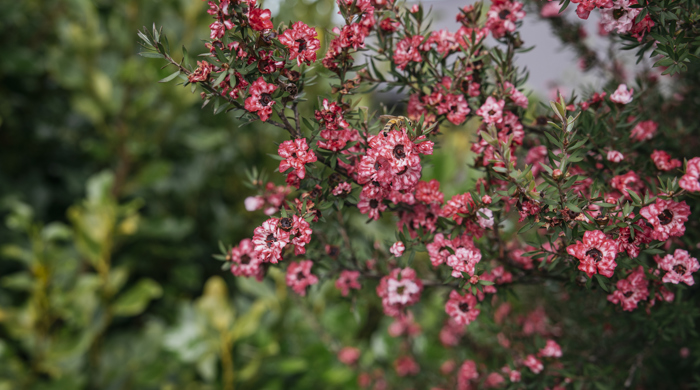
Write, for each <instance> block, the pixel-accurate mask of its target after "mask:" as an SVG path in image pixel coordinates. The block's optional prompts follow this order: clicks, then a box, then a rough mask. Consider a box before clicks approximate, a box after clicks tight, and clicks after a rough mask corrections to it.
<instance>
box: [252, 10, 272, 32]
mask: <svg viewBox="0 0 700 390" xmlns="http://www.w3.org/2000/svg"><path fill="white" fill-rule="evenodd" d="M271 17H272V13H271V12H270V10H269V9H260V8H251V9H250V11H249V12H248V21H249V22H250V28H252V29H253V30H255V31H263V30H269V29H271V28H273V27H274V26H273V24H272V21H271V20H270V18H271Z"/></svg>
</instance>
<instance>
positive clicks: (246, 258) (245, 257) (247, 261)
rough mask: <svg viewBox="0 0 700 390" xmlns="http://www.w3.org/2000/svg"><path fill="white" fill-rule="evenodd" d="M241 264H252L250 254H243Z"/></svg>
mask: <svg viewBox="0 0 700 390" xmlns="http://www.w3.org/2000/svg"><path fill="white" fill-rule="evenodd" d="M241 264H246V265H247V264H250V256H248V255H243V256H241Z"/></svg>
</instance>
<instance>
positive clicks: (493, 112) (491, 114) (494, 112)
mask: <svg viewBox="0 0 700 390" xmlns="http://www.w3.org/2000/svg"><path fill="white" fill-rule="evenodd" d="M488 114H489V115H490V116H494V115H496V111H494V110H489V112H488Z"/></svg>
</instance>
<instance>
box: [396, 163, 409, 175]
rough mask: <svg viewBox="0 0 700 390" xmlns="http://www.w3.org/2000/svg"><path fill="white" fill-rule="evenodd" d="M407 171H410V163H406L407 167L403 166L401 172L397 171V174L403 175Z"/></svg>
mask: <svg viewBox="0 0 700 390" xmlns="http://www.w3.org/2000/svg"><path fill="white" fill-rule="evenodd" d="M406 171H408V165H406V166H405V167H403V169H402V170H401V172H399V173H397V174H396V175H398V176H401V175H403V174H404V173H406Z"/></svg>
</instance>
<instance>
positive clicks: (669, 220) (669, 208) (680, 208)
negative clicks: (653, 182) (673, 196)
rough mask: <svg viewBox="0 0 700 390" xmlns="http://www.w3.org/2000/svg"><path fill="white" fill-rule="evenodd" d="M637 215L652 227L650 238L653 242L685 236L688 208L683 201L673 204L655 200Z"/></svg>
mask: <svg viewBox="0 0 700 390" xmlns="http://www.w3.org/2000/svg"><path fill="white" fill-rule="evenodd" d="M639 214H641V215H642V216H643V217H644V218H645V219H646V220H647V221H649V223H651V225H652V226H653V227H654V231H653V232H652V233H651V237H652V238H653V239H654V240H659V241H666V240H668V238H669V237H681V236H683V234H685V225H684V224H685V222H686V221H688V216H689V215H690V206H688V205H687V204H686V203H685V201H683V202H674V201H672V200H664V199H661V198H657V199H656V203H655V204H651V205H649V206H646V207H643V208H642V209H641V210H640V211H639Z"/></svg>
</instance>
